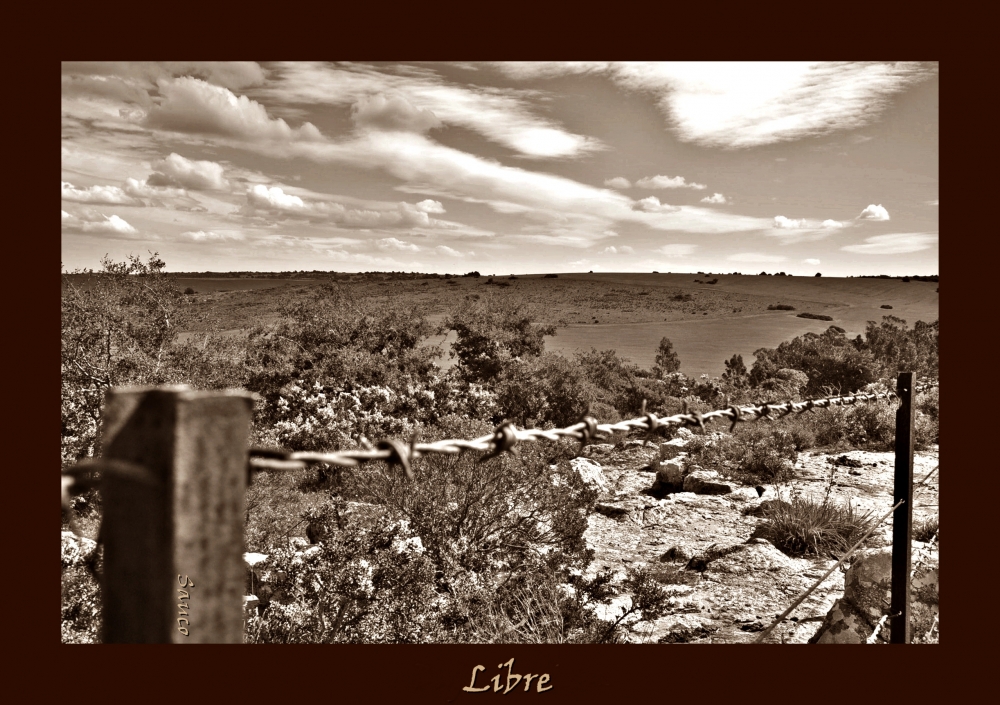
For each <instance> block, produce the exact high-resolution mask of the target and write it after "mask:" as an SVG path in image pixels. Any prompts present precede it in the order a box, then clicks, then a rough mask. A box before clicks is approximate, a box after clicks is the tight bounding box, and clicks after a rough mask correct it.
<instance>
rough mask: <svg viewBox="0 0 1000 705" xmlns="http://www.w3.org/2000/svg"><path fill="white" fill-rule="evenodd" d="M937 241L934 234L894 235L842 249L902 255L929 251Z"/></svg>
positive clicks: (878, 236)
mask: <svg viewBox="0 0 1000 705" xmlns="http://www.w3.org/2000/svg"><path fill="white" fill-rule="evenodd" d="M937 241H938V236H937V235H936V234H932V233H892V234H890V235H875V236H873V237H869V238H867V239H866V240H865V242H864V244H858V245H845V246H844V247H841V248H840V249H841V250H844V251H845V252H854V253H856V254H861V255H901V254H906V253H908V252H919V251H920V250H926V249H929V248H930V247H932V246H934V245H935V244H936V243H937Z"/></svg>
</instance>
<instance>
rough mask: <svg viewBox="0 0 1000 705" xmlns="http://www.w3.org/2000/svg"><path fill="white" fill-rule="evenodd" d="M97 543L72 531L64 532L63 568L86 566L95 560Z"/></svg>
mask: <svg viewBox="0 0 1000 705" xmlns="http://www.w3.org/2000/svg"><path fill="white" fill-rule="evenodd" d="M96 551H97V542H96V541H93V540H91V539H88V538H84V537H82V536H77V535H76V534H74V533H73V532H72V531H64V532H62V565H63V568H69V567H71V566H77V565H84V564H85V563H90V562H91V561H92V560H94V554H95V552H96Z"/></svg>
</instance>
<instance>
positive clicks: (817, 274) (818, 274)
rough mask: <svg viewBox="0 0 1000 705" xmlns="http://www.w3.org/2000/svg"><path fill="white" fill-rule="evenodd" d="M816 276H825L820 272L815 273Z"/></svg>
mask: <svg viewBox="0 0 1000 705" xmlns="http://www.w3.org/2000/svg"><path fill="white" fill-rule="evenodd" d="M815 276H817V277H821V276H823V275H822V274H820V273H819V272H816V275H815Z"/></svg>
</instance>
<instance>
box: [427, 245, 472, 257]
mask: <svg viewBox="0 0 1000 705" xmlns="http://www.w3.org/2000/svg"><path fill="white" fill-rule="evenodd" d="M434 251H435V252H437V253H439V254H442V255H448V256H449V257H464V256H465V255H463V254H462V253H461V252H459V251H458V250H453V249H452V248H450V247H448V246H447V245H438V246H437V247H435V248H434ZM470 254H472V253H470Z"/></svg>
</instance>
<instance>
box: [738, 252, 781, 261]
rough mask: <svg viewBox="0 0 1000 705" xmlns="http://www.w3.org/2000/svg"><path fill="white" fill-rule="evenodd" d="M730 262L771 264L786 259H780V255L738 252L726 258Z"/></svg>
mask: <svg viewBox="0 0 1000 705" xmlns="http://www.w3.org/2000/svg"><path fill="white" fill-rule="evenodd" d="M726 259H728V260H729V261H730V262H763V263H773V262H784V261H785V260H786V259H788V258H787V257H782V256H780V255H765V254H761V253H759V252H740V253H738V254H735V255H729V257H727V258H726Z"/></svg>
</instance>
